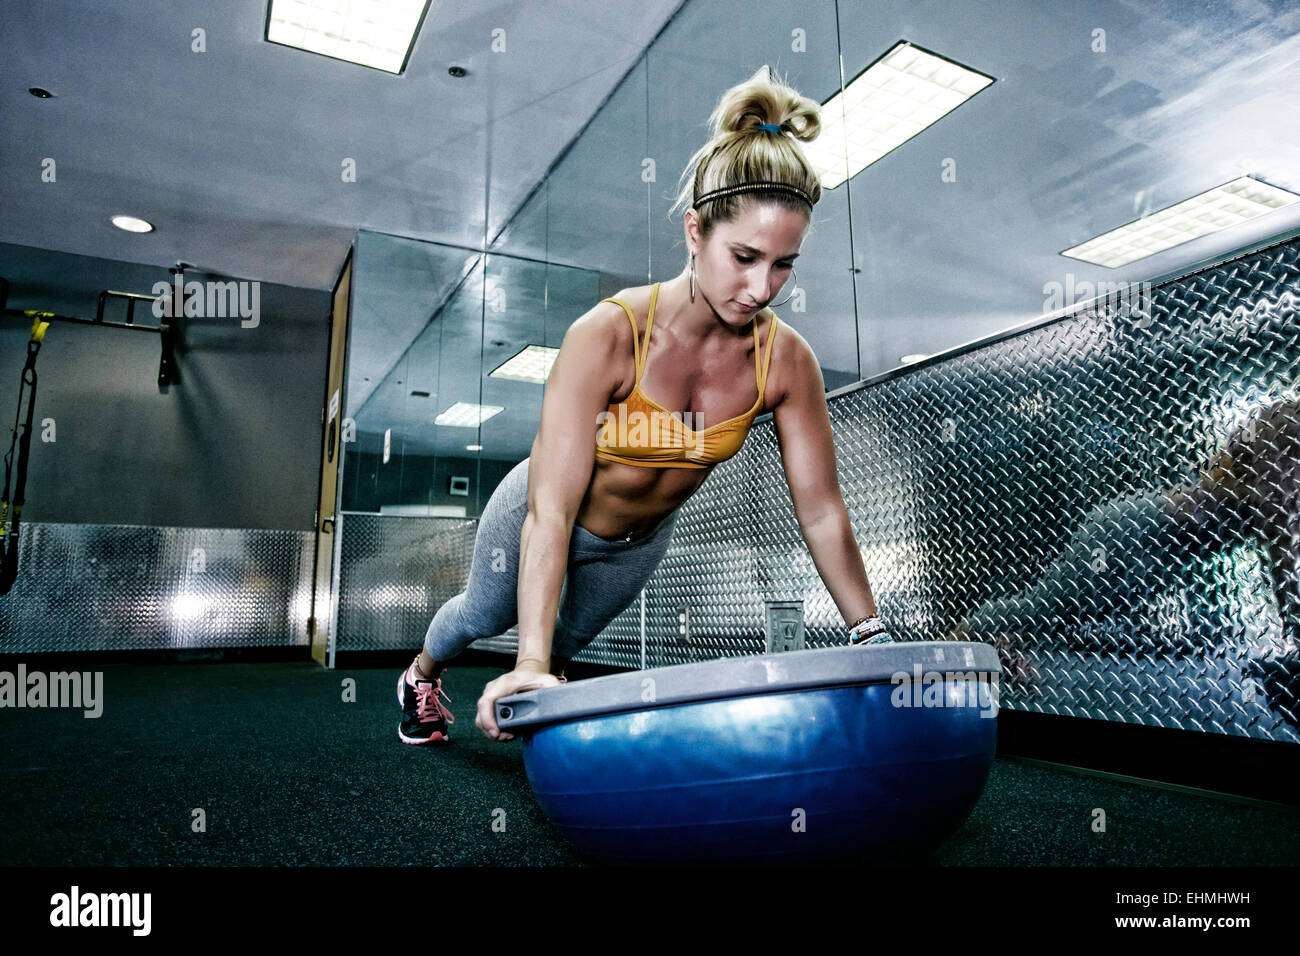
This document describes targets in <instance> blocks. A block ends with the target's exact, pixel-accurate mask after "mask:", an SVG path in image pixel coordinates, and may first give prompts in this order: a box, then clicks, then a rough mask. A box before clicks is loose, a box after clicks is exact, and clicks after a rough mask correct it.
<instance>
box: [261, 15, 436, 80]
mask: <svg viewBox="0 0 1300 956" xmlns="http://www.w3.org/2000/svg"><path fill="white" fill-rule="evenodd" d="M429 3H430V0H271V6H270V8H269V10H268V13H267V20H266V39H267V40H269V41H270V42H271V43H280V44H283V45H284V46H292V47H297V48H298V49H300V50H307V51H309V52H311V53H319V54H321V55H322V56H329V57H334V58H335V59H337V60H347V61H348V62H349V63H359V64H361V65H362V66H369V67H374V68H375V69H376V70H385V71H387V72H389V73H401V72H402V70H404V69H405V68H406V59H407V57H408V56H410V53H411V47H412V46H414V45H415V37H416V34H417V33H418V32H419V28H420V24H421V23H422V22H423V20H424V13H425V10H427V9H428V6H429Z"/></svg>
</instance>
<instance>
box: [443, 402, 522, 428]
mask: <svg viewBox="0 0 1300 956" xmlns="http://www.w3.org/2000/svg"><path fill="white" fill-rule="evenodd" d="M504 411H505V408H504V407H503V406H501V405H475V404H473V403H471V402H457V403H456V404H455V405H453V406H451V408H449V409H447V410H446V411H445V412H443V413H442V414H441V415H439V416H438V417H437V418H435V419H434V420H433V423H434V424H435V425H449V426H451V427H452V428H477V427H478V426H479V425H481V424H483V423H484V422H485V421H487V420H488V419H489V418H491V417H492V416H493V415H496V414H497V413H499V412H504Z"/></svg>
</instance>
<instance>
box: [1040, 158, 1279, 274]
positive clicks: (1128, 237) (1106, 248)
mask: <svg viewBox="0 0 1300 956" xmlns="http://www.w3.org/2000/svg"><path fill="white" fill-rule="evenodd" d="M1296 202H1300V196H1297V195H1296V194H1295V193H1291V192H1287V191H1286V190H1285V189H1279V188H1278V187H1277V186H1270V185H1269V184H1268V183H1262V182H1260V181H1259V180H1258V179H1254V178H1252V177H1250V176H1242V177H1241V178H1239V179H1234V180H1233V181H1232V182H1230V183H1224V184H1223V185H1222V186H1216V187H1215V188H1214V189H1210V190H1207V191H1206V192H1203V193H1200V194H1198V195H1196V196H1193V197H1192V198H1191V199H1184V200H1183V201H1182V202H1180V203H1175V204H1174V205H1172V206H1166V207H1165V208H1164V209H1161V210H1160V211H1159V212H1153V213H1151V215H1149V216H1143V217H1142V218H1141V219H1137V220H1135V221H1133V222H1130V223H1128V224H1127V225H1124V226H1120V227H1119V228H1118V229H1112V230H1111V231H1110V232H1104V233H1102V234H1101V235H1100V236H1097V237H1095V238H1093V239H1089V240H1088V241H1087V242H1081V243H1079V244H1078V245H1077V246H1071V247H1070V248H1069V249H1066V250H1065V251H1064V252H1062V253H1061V255H1063V256H1069V257H1070V258H1071V259H1080V260H1082V261H1084V262H1091V263H1093V264H1094V265H1099V266H1105V267H1106V268H1108V269H1114V268H1117V267H1119V266H1124V265H1128V264H1129V263H1130V262H1135V261H1137V260H1138V259H1145V258H1146V257H1147V256H1154V255H1155V254H1156V253H1157V252H1164V251H1165V250H1166V249H1172V248H1173V247H1174V246H1180V245H1182V244H1183V243H1184V242H1191V241H1192V240H1193V239H1199V238H1200V237H1201V236H1206V235H1209V234H1210V233H1212V232H1218V231H1219V230H1220V229H1228V228H1230V227H1232V226H1236V225H1239V224H1240V223H1243V222H1249V221H1250V220H1252V219H1255V218H1258V217H1259V216H1264V215H1267V214H1268V213H1270V212H1272V211H1273V210H1274V209H1281V208H1282V207H1283V206H1290V205H1291V204H1292V203H1296Z"/></svg>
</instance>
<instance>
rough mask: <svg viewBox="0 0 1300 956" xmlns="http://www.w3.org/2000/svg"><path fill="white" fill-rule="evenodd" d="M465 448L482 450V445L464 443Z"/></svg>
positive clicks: (467, 449)
mask: <svg viewBox="0 0 1300 956" xmlns="http://www.w3.org/2000/svg"><path fill="white" fill-rule="evenodd" d="M465 450H466V451H482V450H483V446H482V445H466V446H465Z"/></svg>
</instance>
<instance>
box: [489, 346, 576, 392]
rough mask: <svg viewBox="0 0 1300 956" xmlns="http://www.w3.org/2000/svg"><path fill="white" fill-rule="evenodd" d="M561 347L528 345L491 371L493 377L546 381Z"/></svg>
mask: <svg viewBox="0 0 1300 956" xmlns="http://www.w3.org/2000/svg"><path fill="white" fill-rule="evenodd" d="M559 354H560V350H559V349H555V348H551V347H550V346H547V345H528V346H525V347H524V348H522V349H520V350H519V351H518V352H516V353H515V354H514V355H512V356H511V357H510V358H508V359H506V360H505V361H504V362H502V363H501V364H500V365H498V366H497V367H496V368H494V369H493V370H492V371H491V372H489V373H488V375H490V376H491V377H492V378H508V379H510V380H511V381H514V382H533V383H534V384H536V385H543V384H545V383H546V378H547V376H549V375H550V374H551V366H552V365H554V364H555V356H557V355H559Z"/></svg>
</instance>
